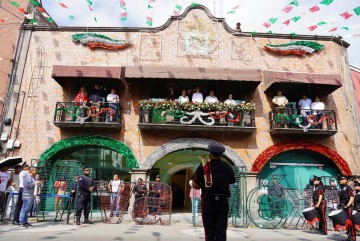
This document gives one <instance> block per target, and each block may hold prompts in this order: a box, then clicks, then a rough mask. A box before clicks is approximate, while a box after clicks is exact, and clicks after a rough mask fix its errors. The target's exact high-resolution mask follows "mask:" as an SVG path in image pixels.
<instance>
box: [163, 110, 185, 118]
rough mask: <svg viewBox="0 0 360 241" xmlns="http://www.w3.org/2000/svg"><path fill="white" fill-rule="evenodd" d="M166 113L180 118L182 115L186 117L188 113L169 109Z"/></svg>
mask: <svg viewBox="0 0 360 241" xmlns="http://www.w3.org/2000/svg"><path fill="white" fill-rule="evenodd" d="M165 113H166V114H167V115H171V116H173V117H174V118H175V119H180V118H181V117H184V116H185V115H186V114H185V112H183V111H181V110H170V111H169V110H167V111H166V112H165Z"/></svg>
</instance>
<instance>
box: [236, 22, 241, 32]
mask: <svg viewBox="0 0 360 241" xmlns="http://www.w3.org/2000/svg"><path fill="white" fill-rule="evenodd" d="M236 32H241V23H236Z"/></svg>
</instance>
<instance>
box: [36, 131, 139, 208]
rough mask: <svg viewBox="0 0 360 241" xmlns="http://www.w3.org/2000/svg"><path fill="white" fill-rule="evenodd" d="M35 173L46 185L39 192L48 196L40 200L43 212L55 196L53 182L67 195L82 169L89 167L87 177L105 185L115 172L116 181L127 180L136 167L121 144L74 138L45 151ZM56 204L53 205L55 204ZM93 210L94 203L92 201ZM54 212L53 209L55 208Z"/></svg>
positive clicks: (100, 139) (129, 152) (103, 140)
mask: <svg viewBox="0 0 360 241" xmlns="http://www.w3.org/2000/svg"><path fill="white" fill-rule="evenodd" d="M39 160H40V165H39V166H38V172H39V175H40V177H41V178H43V179H45V180H46V182H45V183H44V186H43V188H42V193H44V194H48V195H47V196H46V197H45V198H44V199H45V200H44V201H43V204H44V205H46V206H44V207H42V208H41V209H43V210H45V209H46V210H51V209H52V210H54V207H53V206H52V205H54V201H53V199H54V197H53V196H52V195H54V194H58V193H57V191H58V189H57V188H56V183H62V184H64V186H65V187H66V192H65V194H66V193H70V191H71V187H72V185H73V184H74V182H75V179H74V177H75V175H76V174H82V168H83V167H89V168H91V170H92V172H91V176H92V177H93V178H94V179H95V180H97V181H102V183H104V185H105V184H106V183H108V182H109V181H110V180H111V179H112V177H113V175H114V174H115V173H116V174H118V175H119V177H120V179H122V180H125V181H130V174H129V171H130V170H131V169H132V168H135V167H138V163H137V160H136V158H135V156H134V155H133V153H132V151H131V150H130V148H129V147H128V146H126V145H125V144H124V143H122V142H120V141H118V140H115V139H112V138H109V137H104V136H76V137H70V138H68V139H64V140H61V141H59V142H57V143H55V144H53V145H52V146H51V147H50V148H48V149H47V150H46V151H45V152H44V153H43V154H42V155H41V156H40V158H39ZM55 203H56V202H55ZM93 203H94V208H96V207H97V200H94V202H93ZM55 205H56V204H55ZM55 209H56V207H55Z"/></svg>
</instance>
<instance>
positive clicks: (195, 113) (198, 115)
mask: <svg viewBox="0 0 360 241" xmlns="http://www.w3.org/2000/svg"><path fill="white" fill-rule="evenodd" d="M186 114H187V115H190V116H193V117H192V118H191V119H190V118H189V116H184V117H182V118H181V119H180V123H181V124H183V125H191V124H192V123H194V122H195V120H197V119H199V121H200V122H201V123H203V124H204V125H207V126H212V125H213V124H214V123H215V120H214V118H212V117H208V119H209V120H210V122H206V121H204V120H203V119H202V117H203V116H209V113H203V112H201V111H200V110H196V111H193V112H186ZM186 119H190V120H188V121H186Z"/></svg>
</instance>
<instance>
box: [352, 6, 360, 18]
mask: <svg viewBox="0 0 360 241" xmlns="http://www.w3.org/2000/svg"><path fill="white" fill-rule="evenodd" d="M353 10H354V12H355V14H356V15H357V16H360V6H359V7H357V8H354V9H353Z"/></svg>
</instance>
